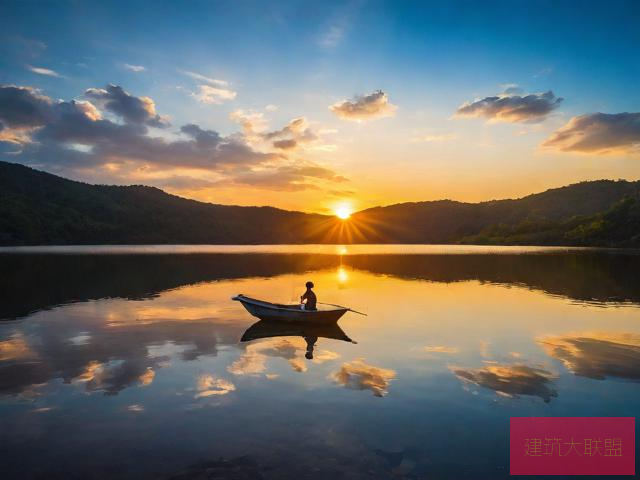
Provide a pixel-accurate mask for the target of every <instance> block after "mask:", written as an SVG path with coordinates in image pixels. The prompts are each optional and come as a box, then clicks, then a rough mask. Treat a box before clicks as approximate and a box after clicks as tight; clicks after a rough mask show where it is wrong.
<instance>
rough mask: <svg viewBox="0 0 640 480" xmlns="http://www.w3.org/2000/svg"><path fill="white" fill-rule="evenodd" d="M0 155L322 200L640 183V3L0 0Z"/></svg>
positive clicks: (493, 194)
mask: <svg viewBox="0 0 640 480" xmlns="http://www.w3.org/2000/svg"><path fill="white" fill-rule="evenodd" d="M0 16H1V18H2V19H3V20H2V25H3V26H2V32H1V33H0V85H1V86H0V159H2V160H5V161H9V162H17V163H23V164H26V165H30V166H33V167H35V168H39V169H43V170H46V171H49V172H52V173H56V174H59V175H62V176H65V177H69V178H73V179H78V180H83V181H88V182H91V183H109V184H147V185H154V186H158V187H160V188H162V189H165V190H167V191H169V192H171V193H175V194H178V195H181V196H186V197H190V198H195V199H198V200H203V201H209V202H214V203H222V204H239V205H273V206H277V207H281V208H286V209H295V210H303V211H315V212H322V213H327V212H333V211H335V210H336V208H337V207H338V206H340V205H343V204H346V205H348V207H349V208H351V209H354V210H360V209H363V208H367V207H371V206H374V205H386V204H391V203H399V202H405V201H419V200H435V199H442V198H452V199H456V200H463V201H481V200H488V199H494V198H507V197H517V196H523V195H526V194H529V193H533V192H538V191H542V190H545V189H547V188H550V187H557V186H562V185H566V184H569V183H575V182H578V181H583V180H593V179H599V178H611V179H618V178H626V179H632V180H637V179H639V178H640V27H639V25H640V2H638V1H628V2H625V1H616V0H614V1H609V2H587V1H581V2H578V1H564V2H561V1H549V2H545V1H530V2H525V1H510V2H481V3H479V2H453V1H440V2H420V3H419V2H414V3H412V2H382V1H364V0H362V1H351V2H329V1H322V2H308V1H290V2H264V1H256V2H245V1H239V2H196V1H187V2H137V1H126V2H115V1H105V2H80V1H69V2H29V1H21V2H17V1H3V2H2V4H1V5H0Z"/></svg>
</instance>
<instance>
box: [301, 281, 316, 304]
mask: <svg viewBox="0 0 640 480" xmlns="http://www.w3.org/2000/svg"><path fill="white" fill-rule="evenodd" d="M305 286H306V287H307V291H306V292H304V295H302V296H301V297H300V301H301V302H305V300H306V303H305V305H304V309H305V310H317V307H316V303H317V301H318V299H317V298H316V294H315V293H314V292H313V290H311V289H312V288H313V282H307V283H306V285H305Z"/></svg>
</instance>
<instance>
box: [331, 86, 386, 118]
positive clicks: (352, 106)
mask: <svg viewBox="0 0 640 480" xmlns="http://www.w3.org/2000/svg"><path fill="white" fill-rule="evenodd" d="M397 109H398V107H397V106H396V105H394V104H392V103H391V102H389V97H388V96H387V94H386V93H385V92H383V91H382V90H376V91H375V92H373V93H370V94H369V95H358V96H356V97H355V98H353V99H351V100H343V101H342V102H338V103H334V104H333V105H331V106H330V107H329V110H331V111H332V112H333V113H335V114H336V115H337V116H338V117H339V118H341V119H343V120H351V121H356V122H360V121H363V120H372V119H375V118H384V117H393V116H394V115H395V113H396V110H397Z"/></svg>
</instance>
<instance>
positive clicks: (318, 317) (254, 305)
mask: <svg viewBox="0 0 640 480" xmlns="http://www.w3.org/2000/svg"><path fill="white" fill-rule="evenodd" d="M232 300H235V301H237V302H240V303H241V304H242V306H243V307H244V308H246V309H247V312H249V313H250V314H251V315H253V316H254V317H257V318H259V319H260V320H265V321H267V322H304V323H319V324H331V323H336V322H337V321H338V320H339V319H340V317H342V316H343V315H344V314H345V313H347V312H348V311H350V310H351V309H349V308H347V307H343V306H340V305H331V306H328V307H321V308H319V309H318V310H302V309H301V308H300V304H295V305H285V304H281V303H271V302H267V301H265V300H258V299H256V298H251V297H247V296H246V295H242V294H240V295H236V296H235V297H233V298H232Z"/></svg>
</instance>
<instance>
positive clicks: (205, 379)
mask: <svg viewBox="0 0 640 480" xmlns="http://www.w3.org/2000/svg"><path fill="white" fill-rule="evenodd" d="M235 389H236V386H235V385H234V384H233V383H231V382H230V381H229V380H225V379H224V378H216V377H214V376H213V375H202V376H200V378H199V379H198V393H197V394H196V398H203V397H211V396H214V395H226V394H228V393H230V392H233V391H235Z"/></svg>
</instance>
